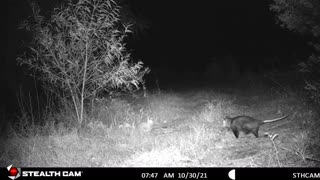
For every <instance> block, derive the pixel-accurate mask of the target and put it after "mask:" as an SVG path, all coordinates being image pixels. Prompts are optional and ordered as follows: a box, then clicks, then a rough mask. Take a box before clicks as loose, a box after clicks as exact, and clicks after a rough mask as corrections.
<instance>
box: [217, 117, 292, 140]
mask: <svg viewBox="0 0 320 180" xmlns="http://www.w3.org/2000/svg"><path fill="white" fill-rule="evenodd" d="M288 116H289V115H285V116H283V117H280V118H276V119H270V120H258V119H255V118H253V117H250V116H236V117H233V118H231V117H228V116H226V117H225V119H224V120H223V126H225V127H227V121H228V120H230V128H231V130H232V132H233V134H234V135H235V136H236V138H238V137H239V133H240V131H242V132H244V133H245V134H249V133H250V132H251V133H253V134H254V135H255V136H256V137H257V138H258V137H259V133H258V131H259V128H260V126H261V125H262V124H264V123H270V122H274V121H279V120H282V119H285V118H287V117H288Z"/></svg>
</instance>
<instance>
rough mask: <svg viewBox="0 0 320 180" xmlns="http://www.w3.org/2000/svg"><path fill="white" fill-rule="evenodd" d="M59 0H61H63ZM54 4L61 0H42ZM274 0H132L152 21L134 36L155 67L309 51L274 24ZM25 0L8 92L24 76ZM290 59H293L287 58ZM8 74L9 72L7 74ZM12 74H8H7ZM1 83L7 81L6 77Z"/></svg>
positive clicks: (13, 6)
mask: <svg viewBox="0 0 320 180" xmlns="http://www.w3.org/2000/svg"><path fill="white" fill-rule="evenodd" d="M59 1H61V0H59ZM40 2H41V3H40V6H41V8H44V10H46V9H50V7H52V6H54V4H55V3H56V2H58V1H52V0H41V1H40ZM270 2H271V1H270V0H250V1H249V0H246V1H239V0H234V1H213V0H206V1H204V0H203V1H186V0H157V1H155V0H132V1H131V4H132V5H133V8H134V10H135V11H136V12H138V13H139V14H140V15H142V16H144V17H145V18H146V19H147V20H148V21H149V22H150V29H149V30H148V31H147V33H146V34H144V35H143V36H142V38H141V39H140V40H139V41H135V42H130V43H129V45H130V47H131V48H132V49H133V52H134V53H135V55H136V57H139V58H140V59H141V60H142V61H144V62H145V63H146V64H147V65H149V66H150V67H151V68H154V69H157V68H159V67H160V66H161V67H162V68H171V69H174V70H177V71H189V70H191V69H193V68H194V69H197V68H199V71H201V67H202V66H205V65H206V63H207V62H208V61H209V60H210V57H213V56H217V57H223V56H227V55H228V54H232V55H233V56H235V57H238V58H235V59H237V61H239V62H241V63H242V64H246V63H252V62H254V63H259V61H257V59H259V58H264V57H274V56H280V57H283V58H284V59H290V56H292V54H293V53H292V52H298V53H299V52H301V53H302V55H303V53H304V52H305V50H306V48H305V46H304V45H305V44H303V43H302V42H303V40H299V38H298V37H296V36H295V35H294V34H292V33H289V32H288V31H286V30H284V29H282V28H281V27H280V26H279V25H278V24H275V20H274V16H273V14H272V13H271V12H270V11H269V4H270ZM28 8H29V7H28V6H27V3H26V1H25V0H10V1H9V3H8V16H7V32H8V33H7V35H8V36H7V38H8V43H7V51H6V52H7V54H6V58H5V59H6V60H5V62H2V65H3V66H2V67H4V68H3V70H2V71H1V72H2V73H3V74H2V76H1V77H2V79H1V81H2V82H3V81H4V82H5V83H4V84H6V88H7V89H6V90H5V91H6V92H7V94H8V96H15V94H12V91H14V90H16V89H17V87H19V84H20V83H22V82H23V81H24V78H25V76H24V73H23V72H22V70H21V68H19V67H17V66H16V62H15V58H16V54H17V53H18V50H19V47H20V44H21V40H25V38H26V37H25V35H24V34H23V33H22V32H21V31H19V30H17V29H16V28H17V24H18V23H19V22H20V21H21V20H23V18H25V17H26V16H27V14H28V12H29V11H30V10H28ZM283 62H285V63H288V62H289V61H286V60H283ZM3 77H5V78H3ZM8 77H10V78H8ZM2 84H3V83H2Z"/></svg>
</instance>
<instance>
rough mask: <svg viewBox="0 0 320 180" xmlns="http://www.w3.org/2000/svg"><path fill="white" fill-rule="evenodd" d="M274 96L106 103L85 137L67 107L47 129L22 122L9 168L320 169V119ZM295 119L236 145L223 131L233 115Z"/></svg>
mask: <svg viewBox="0 0 320 180" xmlns="http://www.w3.org/2000/svg"><path fill="white" fill-rule="evenodd" d="M266 89H267V88H262V89H261V90H259V91H257V89H254V90H250V88H249V89H246V90H245V91H235V90H234V89H227V88H225V89H212V88H210V89H209V88H208V89H201V90H197V89H194V90H193V91H184V92H165V91H162V92H161V93H159V92H158V93H155V94H149V95H148V96H147V97H141V98H129V97H123V98H113V99H112V100H110V99H109V100H107V99H101V100H100V101H97V102H96V103H95V106H94V108H93V110H94V111H93V113H92V114H91V115H87V116H86V118H87V120H88V121H89V122H90V123H88V124H87V126H86V128H85V129H84V131H82V132H81V134H78V133H77V131H76V129H75V128H74V124H73V123H72V119H73V118H75V117H74V116H72V114H71V113H70V109H68V108H67V106H66V107H65V108H64V111H60V112H59V113H55V114H54V113H52V114H50V115H49V114H48V116H47V119H46V121H45V122H46V123H42V124H41V125H39V124H37V123H32V122H31V121H27V123H26V121H25V120H26V119H21V121H20V123H16V124H11V125H10V129H8V131H7V132H8V133H7V137H6V139H5V140H1V141H0V142H1V146H0V147H2V149H1V151H0V153H1V154H0V162H1V166H6V165H8V164H12V163H13V164H15V166H23V167H29V166H33V167H57V166H58V167H60V166H62V167H74V166H76V167H137V166H138V167H146V166H147V167H148V166H155V167H227V166H236V167H315V166H317V167H319V165H320V162H319V157H320V153H319V148H320V145H319V138H320V136H319V131H318V128H319V123H320V121H319V115H318V114H317V113H316V111H315V110H314V109H312V108H310V106H308V105H307V104H306V103H305V102H303V101H302V100H301V98H299V97H298V96H297V95H295V94H294V93H288V92H284V91H280V90H279V91H275V90H274V89H273V90H266ZM249 94H250V95H249ZM287 113H289V114H290V116H289V118H287V119H285V120H282V121H279V122H275V123H271V124H266V125H263V126H262V128H261V130H260V137H259V138H255V137H254V136H253V135H252V134H251V135H247V136H245V135H243V134H240V138H239V139H236V138H235V137H234V135H233V133H232V132H231V131H229V130H227V129H225V128H223V127H222V118H223V117H224V116H225V115H230V116H235V115H240V114H246V115H250V116H253V117H255V118H258V119H264V118H266V119H268V118H275V117H278V116H281V115H283V114H287ZM73 120H74V121H76V120H75V119H73ZM148 120H149V122H153V123H152V124H149V123H148ZM22 122H25V123H22ZM141 124H144V125H141ZM141 126H147V128H146V129H145V127H143V128H141ZM148 127H149V128H148ZM264 133H268V135H265V136H264Z"/></svg>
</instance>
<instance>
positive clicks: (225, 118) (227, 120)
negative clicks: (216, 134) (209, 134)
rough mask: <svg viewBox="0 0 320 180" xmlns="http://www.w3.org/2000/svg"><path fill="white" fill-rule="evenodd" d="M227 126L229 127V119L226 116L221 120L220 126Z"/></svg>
mask: <svg viewBox="0 0 320 180" xmlns="http://www.w3.org/2000/svg"><path fill="white" fill-rule="evenodd" d="M229 125H230V117H229V116H226V117H224V118H223V120H222V126H223V127H226V128H227V127H229Z"/></svg>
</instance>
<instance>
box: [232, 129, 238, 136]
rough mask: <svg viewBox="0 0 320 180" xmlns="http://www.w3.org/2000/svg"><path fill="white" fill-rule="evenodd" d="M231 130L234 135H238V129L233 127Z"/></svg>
mask: <svg viewBox="0 0 320 180" xmlns="http://www.w3.org/2000/svg"><path fill="white" fill-rule="evenodd" d="M232 132H233V134H234V135H235V136H236V138H238V137H239V131H238V130H237V129H233V130H232Z"/></svg>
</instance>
